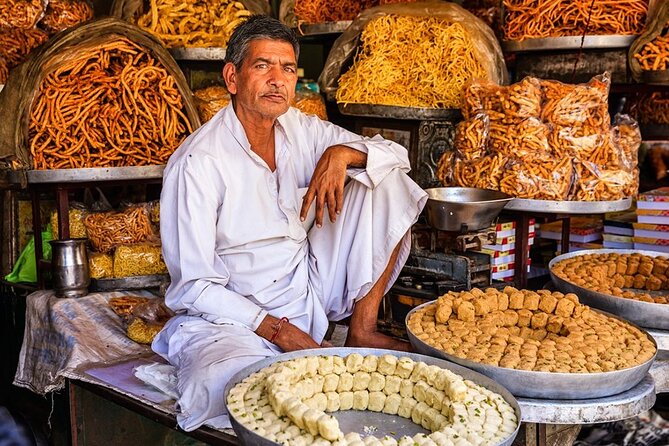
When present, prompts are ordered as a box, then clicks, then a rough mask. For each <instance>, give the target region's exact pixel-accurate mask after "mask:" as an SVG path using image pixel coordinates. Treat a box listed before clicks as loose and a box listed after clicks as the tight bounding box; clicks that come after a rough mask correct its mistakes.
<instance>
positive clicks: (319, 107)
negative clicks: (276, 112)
mask: <svg viewBox="0 0 669 446" xmlns="http://www.w3.org/2000/svg"><path fill="white" fill-rule="evenodd" d="M293 107H295V108H297V109H298V110H300V111H301V112H302V113H306V114H310V115H316V116H318V117H319V118H321V119H322V120H323V121H327V120H328V114H327V111H326V110H325V101H324V100H323V96H321V95H320V94H319V93H316V92H314V91H311V90H309V89H306V88H303V89H299V90H297V91H296V92H295V99H294V100H293Z"/></svg>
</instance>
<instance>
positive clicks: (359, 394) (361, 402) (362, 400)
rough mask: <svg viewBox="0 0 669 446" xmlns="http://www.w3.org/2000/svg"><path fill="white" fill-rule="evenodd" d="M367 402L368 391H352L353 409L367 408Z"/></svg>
mask: <svg viewBox="0 0 669 446" xmlns="http://www.w3.org/2000/svg"><path fill="white" fill-rule="evenodd" d="M368 404H369V392H367V391H366V390H358V391H356V392H353V410H367V405H368Z"/></svg>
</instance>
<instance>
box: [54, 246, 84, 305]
mask: <svg viewBox="0 0 669 446" xmlns="http://www.w3.org/2000/svg"><path fill="white" fill-rule="evenodd" d="M49 243H50V244H51V273H52V279H53V289H54V291H55V293H56V297H82V296H85V295H86V294H88V285H89V284H90V280H91V279H90V275H89V270H88V253H87V252H86V239H84V238H74V239H67V240H51V241H50V242H49Z"/></svg>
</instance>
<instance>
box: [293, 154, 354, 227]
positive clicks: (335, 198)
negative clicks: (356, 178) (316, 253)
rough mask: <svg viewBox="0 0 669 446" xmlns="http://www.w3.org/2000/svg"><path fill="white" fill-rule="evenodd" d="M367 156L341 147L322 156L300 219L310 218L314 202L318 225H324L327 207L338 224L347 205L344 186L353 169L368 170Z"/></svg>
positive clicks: (305, 197)
mask: <svg viewBox="0 0 669 446" xmlns="http://www.w3.org/2000/svg"><path fill="white" fill-rule="evenodd" d="M366 165H367V154H366V153H364V152H360V151H358V150H355V149H353V148H351V147H348V146H345V145H342V144H338V145H335V146H330V147H328V148H327V149H326V150H325V152H323V156H321V158H320V160H319V161H318V164H316V169H315V170H314V174H313V175H312V177H311V181H310V182H309V189H307V193H306V195H305V196H304V198H303V199H302V209H301V211H300V218H301V219H302V221H304V219H305V218H306V217H307V212H308V211H309V207H310V206H311V203H312V202H313V201H314V199H315V200H316V226H318V227H319V228H320V227H321V226H322V225H323V212H324V207H325V206H326V205H327V208H328V214H329V216H330V221H331V222H333V223H334V221H335V220H336V219H337V215H338V214H339V213H340V212H341V209H342V206H343V204H344V183H345V182H346V170H347V169H348V168H349V167H365V166H366Z"/></svg>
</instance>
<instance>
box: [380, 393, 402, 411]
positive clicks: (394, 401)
mask: <svg viewBox="0 0 669 446" xmlns="http://www.w3.org/2000/svg"><path fill="white" fill-rule="evenodd" d="M401 402H402V397H401V396H399V395H398V394H397V393H393V394H392V395H388V396H387V397H386V402H385V403H384V405H383V413H387V414H389V415H397V411H398V410H399V408H400V403H401Z"/></svg>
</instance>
